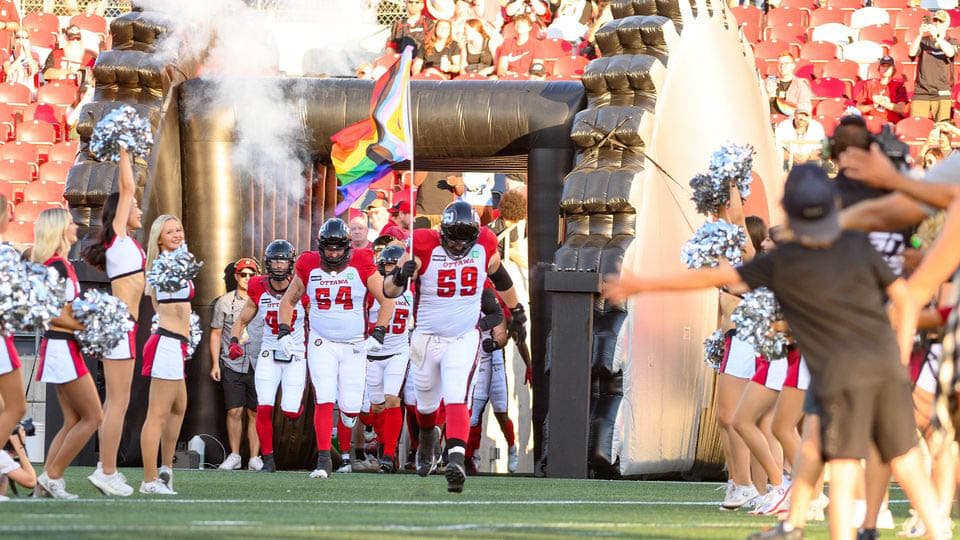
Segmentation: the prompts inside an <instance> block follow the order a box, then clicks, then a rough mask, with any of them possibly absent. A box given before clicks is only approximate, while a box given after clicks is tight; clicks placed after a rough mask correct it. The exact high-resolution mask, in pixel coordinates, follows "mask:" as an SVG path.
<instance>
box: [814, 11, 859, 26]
mask: <svg viewBox="0 0 960 540" xmlns="http://www.w3.org/2000/svg"><path fill="white" fill-rule="evenodd" d="M849 19H850V12H849V11H844V10H842V9H836V8H820V9H815V10H813V12H812V13H810V26H811V27H814V26H820V25H821V24H827V23H839V24H847V23H848V22H849Z"/></svg>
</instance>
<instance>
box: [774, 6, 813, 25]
mask: <svg viewBox="0 0 960 540" xmlns="http://www.w3.org/2000/svg"><path fill="white" fill-rule="evenodd" d="M805 23H806V18H805V17H804V13H803V11H801V10H799V9H795V8H789V7H783V8H773V9H771V10H770V11H768V12H767V28H773V27H774V26H783V25H786V24H792V25H794V26H803V25H804V24H805Z"/></svg>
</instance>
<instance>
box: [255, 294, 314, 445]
mask: <svg viewBox="0 0 960 540" xmlns="http://www.w3.org/2000/svg"><path fill="white" fill-rule="evenodd" d="M283 293H284V291H275V290H273V288H272V287H271V286H270V277H269V276H257V277H255V278H253V279H251V280H250V284H249V286H248V288H247V295H248V296H249V297H250V301H251V302H253V303H254V305H256V306H257V317H259V318H260V319H261V320H262V321H263V338H262V340H261V342H260V359H259V360H258V361H257V369H256V370H255V371H254V384H255V386H256V389H257V436H258V437H259V439H260V446H261V448H262V450H263V455H265V456H266V455H270V454H272V453H273V407H274V404H275V403H276V401H277V388H281V387H282V388H283V393H282V394H281V397H280V410H282V411H283V414H284V415H285V416H286V417H287V418H291V419H295V418H299V417H300V414H302V413H303V407H302V406H301V404H300V402H301V400H302V399H303V389H304V387H305V386H306V384H307V360H306V318H307V312H306V306H307V303H308V302H309V299H308V298H307V296H306V295H304V296H303V297H301V299H300V302H299V303H297V305H296V306H295V307H294V310H293V318H292V320H291V321H290V335H291V336H292V337H293V348H292V350H291V351H290V355H289V356H287V355H286V354H284V353H283V351H282V350H280V343H279V340H278V339H277V334H278V333H279V331H280V330H279V327H280V325H279V321H280V317H279V315H280V302H281V301H282V299H283Z"/></svg>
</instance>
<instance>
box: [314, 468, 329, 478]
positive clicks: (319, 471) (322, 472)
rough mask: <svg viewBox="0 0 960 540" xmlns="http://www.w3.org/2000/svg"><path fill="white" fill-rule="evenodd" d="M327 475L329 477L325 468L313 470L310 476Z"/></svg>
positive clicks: (321, 476) (319, 476)
mask: <svg viewBox="0 0 960 540" xmlns="http://www.w3.org/2000/svg"><path fill="white" fill-rule="evenodd" d="M326 477H327V471H325V470H323V469H314V470H313V472H312V473H310V478H326Z"/></svg>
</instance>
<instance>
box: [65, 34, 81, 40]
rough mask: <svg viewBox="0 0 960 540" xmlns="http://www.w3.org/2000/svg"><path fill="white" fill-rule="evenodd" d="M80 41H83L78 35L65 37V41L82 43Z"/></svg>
mask: <svg viewBox="0 0 960 540" xmlns="http://www.w3.org/2000/svg"><path fill="white" fill-rule="evenodd" d="M82 40H83V37H81V36H80V35H78V34H74V35H71V36H67V41H82Z"/></svg>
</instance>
